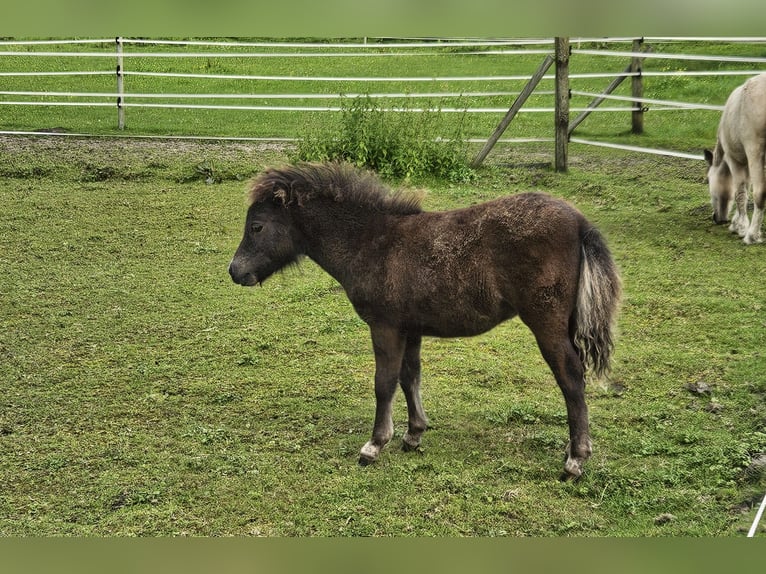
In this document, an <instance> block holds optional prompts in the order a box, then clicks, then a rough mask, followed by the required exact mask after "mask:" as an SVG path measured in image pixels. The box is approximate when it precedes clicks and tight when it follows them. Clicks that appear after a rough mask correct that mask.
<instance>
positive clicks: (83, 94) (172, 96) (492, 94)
mask: <svg viewBox="0 0 766 574" xmlns="http://www.w3.org/2000/svg"><path fill="white" fill-rule="evenodd" d="M535 93H536V94H537V95H547V96H552V95H553V94H554V92H553V91H542V92H535ZM0 96H30V97H72V98H75V97H82V98H117V97H126V98H127V97H129V98H131V99H133V98H139V99H142V98H168V99H235V100H236V99H255V100H274V99H276V100H335V99H355V98H371V99H381V98H402V99H403V98H491V97H507V96H518V92H420V93H416V94H411V93H406V92H401V93H390V94H257V93H249V94H243V93H236V94H163V93H138V92H136V93H134V92H125V93H123V94H120V93H117V92H30V91H0Z"/></svg>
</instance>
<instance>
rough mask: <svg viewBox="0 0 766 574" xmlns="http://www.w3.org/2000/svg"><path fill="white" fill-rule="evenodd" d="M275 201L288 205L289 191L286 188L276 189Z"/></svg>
mask: <svg viewBox="0 0 766 574" xmlns="http://www.w3.org/2000/svg"><path fill="white" fill-rule="evenodd" d="M274 203H281V204H282V205H287V192H286V191H285V190H284V189H281V188H280V189H277V190H276V191H274Z"/></svg>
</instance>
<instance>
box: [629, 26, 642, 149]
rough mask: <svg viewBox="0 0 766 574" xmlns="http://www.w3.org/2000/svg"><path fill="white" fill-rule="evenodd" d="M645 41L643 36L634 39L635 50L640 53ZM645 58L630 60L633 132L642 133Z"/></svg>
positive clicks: (635, 57)
mask: <svg viewBox="0 0 766 574" xmlns="http://www.w3.org/2000/svg"><path fill="white" fill-rule="evenodd" d="M643 43H644V39H643V38H638V39H636V40H633V52H634V53H638V52H640V51H641V45H642V44H643ZM643 61H644V59H643V58H639V57H637V56H634V57H633V58H632V59H631V61H630V72H631V74H633V76H632V77H631V89H630V92H631V96H632V97H633V98H634V101H633V111H632V112H631V114H630V115H631V130H630V131H631V133H634V134H642V133H644V109H643V106H642V104H641V98H643V97H644V81H643V79H642V78H641V68H642V65H643Z"/></svg>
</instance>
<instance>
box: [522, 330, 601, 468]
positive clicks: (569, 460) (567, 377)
mask: <svg viewBox="0 0 766 574" xmlns="http://www.w3.org/2000/svg"><path fill="white" fill-rule="evenodd" d="M533 332H535V337H536V338H537V344H538V346H539V347H540V351H541V352H542V354H543V357H544V358H545V361H546V362H547V363H548V366H549V367H550V368H551V371H553V375H554V377H556V382H557V383H558V385H559V388H560V389H561V392H562V393H563V395H564V401H565V402H566V406H567V421H568V423H569V444H568V445H567V448H566V461H565V462H564V474H563V476H562V479H564V480H568V479H573V478H578V477H579V476H580V475H581V474H582V472H583V470H582V467H583V463H584V462H585V461H586V460H588V458H590V455H591V452H592V446H591V441H590V433H589V425H588V407H587V405H586V404H585V370H584V367H583V364H582V361H581V360H580V356H579V355H578V353H577V350H576V349H575V346H574V344H573V343H572V340H571V339H570V338H569V334H568V332H567V330H566V329H565V328H562V329H559V330H557V332H555V333H552V332H549V331H542V332H540V331H534V329H533Z"/></svg>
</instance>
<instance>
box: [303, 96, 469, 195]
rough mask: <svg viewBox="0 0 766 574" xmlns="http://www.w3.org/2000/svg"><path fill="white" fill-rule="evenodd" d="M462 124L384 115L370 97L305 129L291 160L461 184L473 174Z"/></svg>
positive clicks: (419, 114) (418, 114)
mask: <svg viewBox="0 0 766 574" xmlns="http://www.w3.org/2000/svg"><path fill="white" fill-rule="evenodd" d="M464 119H465V115H464V114H463V115H461V116H460V117H459V118H458V119H457V121H456V122H448V121H446V119H445V114H444V113H443V112H441V111H431V110H430V109H425V110H422V111H421V110H414V109H412V108H409V107H408V106H405V107H401V108H397V111H387V110H385V109H383V108H382V107H381V106H380V104H379V103H378V102H377V101H375V100H373V99H372V98H370V97H369V96H364V97H356V98H353V99H347V100H344V101H343V104H342V110H341V113H340V116H339V117H338V118H337V120H336V121H331V122H327V121H326V118H324V120H323V121H322V122H321V123H320V124H317V125H316V126H314V127H310V128H308V129H307V131H306V133H305V134H304V135H303V137H302V138H301V140H300V143H299V144H298V146H297V148H296V151H295V152H293V155H292V159H294V160H300V161H333V160H344V161H348V162H351V163H353V164H355V165H357V166H359V167H367V168H370V169H373V170H375V171H377V172H378V173H380V174H381V175H382V176H383V177H390V178H395V179H408V180H411V179H421V178H425V177H437V178H440V179H445V180H448V181H452V182H466V181H469V180H471V179H472V177H473V171H472V170H471V168H470V167H469V166H468V155H467V153H468V149H467V148H468V142H467V139H466V137H465V131H464ZM445 133H446V134H448V135H447V136H446V137H445V136H444V135H443V134H445Z"/></svg>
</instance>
